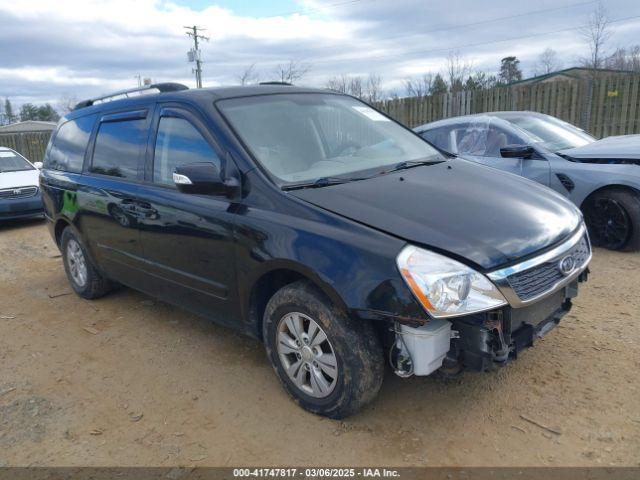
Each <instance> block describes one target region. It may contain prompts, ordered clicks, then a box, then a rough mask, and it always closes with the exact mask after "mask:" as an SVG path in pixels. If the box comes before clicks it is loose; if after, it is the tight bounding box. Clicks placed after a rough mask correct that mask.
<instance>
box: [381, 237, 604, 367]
mask: <svg viewBox="0 0 640 480" xmlns="http://www.w3.org/2000/svg"><path fill="white" fill-rule="evenodd" d="M590 260H591V246H590V244H589V239H588V236H587V234H586V231H585V229H584V227H581V228H580V229H579V230H578V232H577V233H576V234H574V235H573V236H572V237H571V238H570V239H569V240H568V241H566V242H564V243H563V244H561V245H560V246H559V247H556V248H554V249H552V250H551V251H548V252H546V253H544V254H542V255H539V256H537V257H535V258H533V259H530V260H527V261H525V262H521V263H519V264H516V265H513V266H510V267H507V268H503V269H500V270H496V271H494V272H490V273H488V274H487V277H488V278H489V279H491V281H492V282H493V283H494V284H495V285H496V286H497V287H498V289H499V290H500V292H501V293H502V294H503V295H504V297H505V298H506V299H507V301H508V304H507V305H504V306H501V307H499V308H494V309H490V310H488V311H484V312H478V313H474V314H470V315H464V316H455V317H452V318H446V319H433V320H431V321H429V322H428V323H427V324H426V325H424V326H420V327H409V326H406V325H400V324H396V325H395V328H394V330H393V334H394V341H393V345H392V346H391V347H390V350H389V359H390V362H391V365H392V367H393V368H394V370H395V372H396V373H397V374H398V375H399V376H402V377H406V376H409V375H412V374H415V375H429V374H430V373H432V372H434V371H435V370H439V371H440V372H441V373H443V374H445V375H455V374H457V373H459V372H460V371H462V370H471V371H477V372H484V371H489V370H492V369H494V368H496V367H499V366H503V365H505V364H507V363H508V362H509V361H511V360H514V359H516V358H517V356H518V354H519V352H521V351H522V350H523V349H525V348H528V347H530V346H532V345H533V343H534V341H535V340H536V339H538V338H541V337H543V336H544V335H546V334H547V333H548V332H549V331H551V330H552V329H553V328H554V327H555V326H556V325H557V324H558V323H559V322H560V320H561V319H562V317H564V315H566V314H567V313H568V312H569V311H570V310H571V301H572V299H573V298H574V297H576V295H577V294H578V284H579V283H580V282H583V281H586V280H587V276H588V264H589V261H590Z"/></svg>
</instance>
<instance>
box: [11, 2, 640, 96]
mask: <svg viewBox="0 0 640 480" xmlns="http://www.w3.org/2000/svg"><path fill="white" fill-rule="evenodd" d="M255 1H259V0H255ZM185 3H186V0H184V1H182V2H181V3H180V4H177V3H174V2H172V1H165V0H134V1H132V0H100V1H98V0H83V1H76V0H69V1H59V2H51V0H29V1H16V0H0V25H2V28H1V29H0V59H1V64H0V96H5V95H8V96H10V97H12V98H15V99H16V101H17V102H18V103H20V102H25V101H32V102H42V101H51V100H52V99H54V100H55V99H56V98H58V97H59V96H61V95H62V94H73V95H75V96H77V97H80V98H82V97H90V96H95V95H99V94H101V93H105V92H108V91H111V90H117V89H121V88H126V87H128V86H134V85H135V84H136V80H135V79H134V76H135V75H137V74H141V75H142V76H144V77H151V78H152V79H153V80H155V81H182V82H186V83H187V84H189V85H190V86H193V85H194V81H193V76H192V72H191V69H192V64H189V63H188V62H187V58H186V52H187V50H188V49H189V48H190V47H191V45H190V40H189V38H188V37H187V36H186V35H185V32H184V28H183V27H184V26H185V25H192V24H194V23H195V24H197V25H199V26H202V27H205V28H206V29H207V30H206V31H205V32H204V33H205V34H207V35H208V36H210V38H211V39H210V41H209V42H207V43H204V44H203V46H202V51H203V58H204V61H205V64H204V80H205V85H220V84H231V83H235V82H236V77H237V75H238V74H240V73H241V72H242V70H243V69H244V68H246V67H247V66H248V65H251V64H253V63H255V64H257V68H258V70H260V71H261V74H262V79H264V80H269V79H272V78H271V77H273V70H274V67H275V66H276V65H277V64H279V63H285V62H287V61H288V60H290V59H293V60H297V61H304V62H308V63H310V64H311V65H312V69H311V72H310V74H309V75H308V76H307V77H306V78H305V83H308V84H315V85H322V84H323V83H324V82H325V81H326V80H327V79H328V78H329V77H331V76H333V75H339V74H347V75H349V74H351V75H354V74H362V75H365V74H368V73H375V74H379V75H381V76H382V77H383V78H384V81H385V86H387V87H389V88H392V87H395V86H398V85H400V84H401V80H402V79H403V78H405V77H406V76H408V75H414V74H420V73H424V72H427V71H437V70H440V69H442V68H443V66H444V58H445V57H446V55H447V53H448V51H450V50H451V49H453V48H456V47H458V50H459V51H460V53H461V55H463V56H465V57H466V58H468V59H469V60H471V61H473V63H474V66H475V68H477V69H482V70H487V71H492V72H495V71H496V70H497V68H498V65H499V62H500V58H502V57H503V56H506V55H517V56H518V58H520V60H521V61H522V63H521V65H522V67H523V68H524V69H525V71H526V73H527V72H528V71H530V70H531V69H532V67H533V64H534V62H535V60H536V58H537V55H538V54H539V53H540V52H542V51H543V50H544V49H545V48H546V47H552V48H554V49H555V50H557V51H558V53H559V54H560V57H561V58H562V59H563V60H564V61H565V65H568V64H571V63H573V62H574V61H575V59H576V58H577V57H578V56H579V55H582V54H584V45H583V43H582V41H581V39H580V38H579V36H578V35H577V32H576V31H575V30H574V31H565V32H558V33H555V34H548V35H542V33H545V32H552V31H556V30H562V29H567V28H572V27H576V26H578V25H580V24H581V23H583V22H584V19H585V17H586V16H587V14H588V13H589V12H590V11H591V9H592V8H593V2H590V3H589V2H586V1H580V0H563V1H562V3H559V2H558V0H538V1H537V2H535V4H532V3H531V2H525V1H517V0H516V1H514V0H492V1H491V2H478V1H477V0H448V1H447V2H425V1H424V0H394V1H387V0H350V1H347V0H345V1H337V0H300V1H299V2H298V4H299V10H300V11H299V12H297V13H292V14H289V15H285V16H269V17H265V16H262V17H260V16H256V15H250V14H247V13H246V11H247V9H246V8H245V9H244V12H245V13H244V14H238V13H235V12H234V11H232V10H231V9H229V8H223V7H220V6H218V5H216V1H215V0H212V1H211V4H210V5H209V6H206V7H204V8H199V9H196V8H195V7H189V6H185ZM230 3H232V2H227V3H226V4H227V5H228V4H230ZM199 4H202V2H199ZM560 7H563V8H560ZM564 7H566V8H564ZM607 7H608V9H609V12H610V14H611V16H612V17H613V16H614V14H615V17H616V18H619V17H623V16H631V15H634V14H635V15H640V5H638V4H637V2H636V1H635V0H609V2H607ZM545 9H546V10H547V11H546V12H538V13H535V12H536V11H539V10H545ZM262 10H264V9H262ZM532 12H533V13H532ZM275 13H277V12H274V14H275ZM503 17H510V18H503ZM615 31H616V34H615V35H614V37H613V38H612V40H611V42H610V46H611V48H613V47H615V46H617V45H629V44H631V43H638V40H637V38H638V32H639V31H640V22H639V21H638V20H636V21H629V22H625V23H620V24H616V26H615ZM521 37H526V38H521ZM504 39H512V40H509V41H505V42H500V40H504Z"/></svg>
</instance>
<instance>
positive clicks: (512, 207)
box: [289, 159, 581, 270]
mask: <svg viewBox="0 0 640 480" xmlns="http://www.w3.org/2000/svg"><path fill="white" fill-rule="evenodd" d="M289 193H290V194H291V195H293V196H296V197H298V198H300V199H302V200H305V201H307V202H309V203H311V204H313V205H316V206H318V207H321V208H323V209H325V210H329V211H331V212H334V213H337V214H339V215H341V216H343V217H346V218H349V219H352V220H355V221H357V222H360V223H362V224H365V225H368V226H370V227H373V228H376V229H377V230H381V231H383V232H386V233H389V234H391V235H394V236H396V237H401V238H403V239H405V240H406V241H408V242H410V243H415V244H418V245H423V246H425V247H428V248H432V249H434V250H438V251H441V252H446V253H449V254H452V255H453V256H455V257H458V258H460V259H462V260H463V261H464V260H466V263H473V264H475V265H477V266H480V267H481V269H485V270H489V269H493V268H495V267H498V266H502V265H504V264H507V263H510V262H514V261H515V260H519V259H521V258H522V257H524V256H527V255H530V254H532V253H534V252H536V251H538V250H541V249H544V248H546V247H549V246H551V245H553V244H555V243H558V242H559V241H561V240H563V239H564V238H566V237H568V236H569V235H570V234H571V233H572V232H573V231H575V229H576V228H577V227H578V225H579V223H580V221H581V216H580V213H579V211H578V209H577V208H576V207H575V206H574V205H573V204H572V203H570V202H569V201H568V200H566V199H565V198H564V197H562V196H561V195H559V194H557V193H555V192H553V191H552V190H550V189H549V188H547V187H544V186H542V185H539V184H537V183H534V182H531V181H529V180H525V179H523V178H521V177H518V176H516V175H512V174H509V173H504V172H500V171H499V170H495V169H493V168H489V167H485V166H482V165H478V164H475V163H472V162H469V161H466V160H462V159H452V160H449V161H447V162H444V163H440V164H436V165H430V166H421V167H415V168H411V169H408V170H402V171H398V172H394V173H390V174H387V175H381V176H378V177H374V178H371V179H368V180H361V181H355V182H351V183H344V184H338V185H334V186H329V187H323V188H309V189H303V190H293V191H291V192H289Z"/></svg>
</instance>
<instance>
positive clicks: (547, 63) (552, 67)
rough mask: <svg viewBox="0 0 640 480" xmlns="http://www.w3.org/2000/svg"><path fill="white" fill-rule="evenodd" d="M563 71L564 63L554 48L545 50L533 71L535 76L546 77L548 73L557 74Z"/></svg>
mask: <svg viewBox="0 0 640 480" xmlns="http://www.w3.org/2000/svg"><path fill="white" fill-rule="evenodd" d="M561 69H562V61H561V60H560V59H559V58H558V52H556V51H555V50H554V49H553V48H548V47H547V48H545V49H544V52H542V53H541V54H540V55H539V56H538V61H537V62H536V65H535V67H534V69H533V74H534V75H535V76H538V75H546V74H547V73H551V72H556V71H558V70H561Z"/></svg>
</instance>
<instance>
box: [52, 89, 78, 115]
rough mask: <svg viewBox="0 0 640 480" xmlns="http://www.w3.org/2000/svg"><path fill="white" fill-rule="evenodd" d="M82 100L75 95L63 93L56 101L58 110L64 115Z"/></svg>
mask: <svg viewBox="0 0 640 480" xmlns="http://www.w3.org/2000/svg"><path fill="white" fill-rule="evenodd" d="M79 101H80V100H78V97H76V96H75V95H70V94H68V93H63V94H62V95H61V96H60V98H59V99H58V101H57V102H56V110H57V111H58V112H60V114H62V115H66V114H67V113H69V112H70V111H71V110H73V109H74V108H75V106H76V105H77V104H78V102H79Z"/></svg>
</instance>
